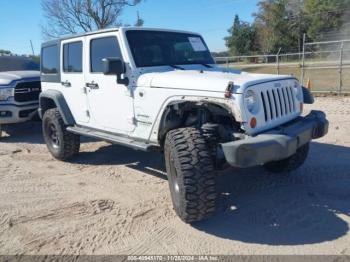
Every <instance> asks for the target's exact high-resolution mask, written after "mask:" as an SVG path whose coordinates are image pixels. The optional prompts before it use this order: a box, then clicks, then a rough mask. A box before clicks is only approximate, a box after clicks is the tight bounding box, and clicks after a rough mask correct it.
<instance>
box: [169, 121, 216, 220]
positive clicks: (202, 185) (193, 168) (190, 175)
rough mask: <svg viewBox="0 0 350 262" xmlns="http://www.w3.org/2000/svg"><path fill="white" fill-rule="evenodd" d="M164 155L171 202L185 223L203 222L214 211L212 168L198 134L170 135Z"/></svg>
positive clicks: (189, 131) (193, 131)
mask: <svg viewBox="0 0 350 262" xmlns="http://www.w3.org/2000/svg"><path fill="white" fill-rule="evenodd" d="M164 155H165V162H166V170H167V175H168V181H169V187H170V193H171V199H172V202H173V205H174V209H175V212H176V213H177V215H178V216H179V217H180V218H181V219H182V220H183V221H184V222H186V223H193V222H197V221H200V220H203V219H206V218H208V217H210V215H212V213H213V212H214V211H215V201H216V190H215V173H214V165H213V161H212V158H211V153H210V150H209V149H208V146H207V144H206V141H205V139H204V137H203V136H202V134H201V132H200V131H199V130H197V129H195V128H180V129H176V130H172V131H170V132H169V133H168V134H167V136H166V140H165V145H164Z"/></svg>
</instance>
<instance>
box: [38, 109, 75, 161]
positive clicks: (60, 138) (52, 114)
mask: <svg viewBox="0 0 350 262" xmlns="http://www.w3.org/2000/svg"><path fill="white" fill-rule="evenodd" d="M42 129H43V135H44V140H45V142H46V145H47V148H48V149H49V151H50V153H51V154H52V155H53V157H55V158H56V159H58V160H62V161H65V160H69V159H71V158H72V157H74V156H75V155H77V154H78V153H79V149H80V136H78V135H75V134H72V133H70V132H68V131H67V129H66V125H65V124H64V122H63V119H62V116H61V114H60V112H59V111H58V109H57V108H52V109H48V110H47V111H46V112H45V114H44V117H43V120H42Z"/></svg>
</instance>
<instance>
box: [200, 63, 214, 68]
mask: <svg viewBox="0 0 350 262" xmlns="http://www.w3.org/2000/svg"><path fill="white" fill-rule="evenodd" d="M200 65H202V66H204V67H206V68H213V67H212V66H211V65H209V64H204V63H200Z"/></svg>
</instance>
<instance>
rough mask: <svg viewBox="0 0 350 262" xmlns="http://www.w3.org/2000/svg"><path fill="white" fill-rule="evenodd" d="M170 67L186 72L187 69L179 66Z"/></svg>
mask: <svg viewBox="0 0 350 262" xmlns="http://www.w3.org/2000/svg"><path fill="white" fill-rule="evenodd" d="M168 66H170V67H172V68H175V69H180V70H185V68H182V67H181V66H177V65H168Z"/></svg>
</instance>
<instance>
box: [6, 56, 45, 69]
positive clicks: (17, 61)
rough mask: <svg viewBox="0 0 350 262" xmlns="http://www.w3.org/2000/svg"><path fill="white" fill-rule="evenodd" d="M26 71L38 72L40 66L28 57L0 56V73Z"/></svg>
mask: <svg viewBox="0 0 350 262" xmlns="http://www.w3.org/2000/svg"><path fill="white" fill-rule="evenodd" d="M27 70H40V65H39V63H38V62H36V61H34V60H33V59H32V58H29V57H22V56H0V72H5V71H27Z"/></svg>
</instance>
